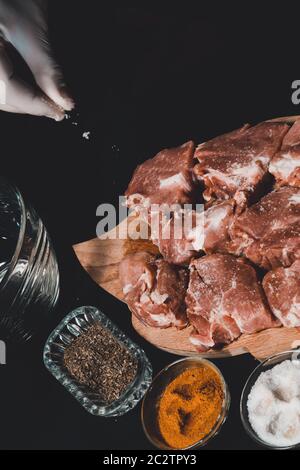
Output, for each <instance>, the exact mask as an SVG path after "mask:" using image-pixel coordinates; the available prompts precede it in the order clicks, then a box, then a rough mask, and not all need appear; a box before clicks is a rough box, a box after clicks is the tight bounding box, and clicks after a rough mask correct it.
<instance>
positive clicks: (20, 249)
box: [0, 179, 59, 342]
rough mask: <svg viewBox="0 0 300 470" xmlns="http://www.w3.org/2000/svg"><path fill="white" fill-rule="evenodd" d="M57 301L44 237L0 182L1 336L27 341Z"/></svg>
mask: <svg viewBox="0 0 300 470" xmlns="http://www.w3.org/2000/svg"><path fill="white" fill-rule="evenodd" d="M58 296H59V272H58V266H57V261H56V256H55V253H54V251H53V248H52V245H51V242H50V239H49V236H48V233H47V231H46V229H45V227H44V225H43V223H42V221H41V219H40V218H39V216H38V215H37V213H36V211H35V210H34V209H33V208H32V207H31V206H30V204H28V203H26V202H25V201H24V199H23V197H22V195H21V193H20V191H19V190H18V189H17V188H16V187H14V186H13V185H11V184H10V183H8V182H6V181H4V180H2V179H0V337H1V339H4V340H8V341H9V340H12V341H13V342H14V341H19V340H27V339H29V338H30V337H31V336H32V334H33V333H34V332H35V331H36V329H38V328H39V326H40V325H41V324H42V323H43V322H44V320H45V315H47V314H48V313H49V312H50V311H51V310H52V308H53V307H54V306H55V304H56V302H57V300H58Z"/></svg>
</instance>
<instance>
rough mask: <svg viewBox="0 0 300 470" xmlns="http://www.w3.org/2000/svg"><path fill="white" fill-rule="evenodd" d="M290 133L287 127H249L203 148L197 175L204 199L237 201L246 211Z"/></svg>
mask: <svg viewBox="0 0 300 470" xmlns="http://www.w3.org/2000/svg"><path fill="white" fill-rule="evenodd" d="M288 129H289V127H288V125H287V124H283V123H268V122H264V123H261V124H258V125H257V126H254V127H250V126H249V125H245V126H244V127H242V128H241V129H238V130H235V131H233V132H230V133H228V134H225V135H222V136H219V137H216V138H214V139H212V140H210V141H208V142H204V143H202V144H200V145H199V146H198V147H197V149H196V152H195V157H196V158H197V159H198V162H199V163H198V164H197V165H196V166H195V168H194V173H195V175H196V177H197V178H198V179H199V180H200V181H202V182H203V183H204V186H205V191H204V194H203V196H204V199H205V200H206V201H207V202H211V201H214V200H216V199H217V200H218V199H223V200H224V199H230V198H234V199H235V200H236V202H237V204H238V207H239V208H240V210H242V209H243V208H244V207H245V206H246V205H247V202H248V199H249V197H250V195H253V193H255V192H256V191H258V190H259V189H260V186H261V184H262V183H263V181H264V179H265V177H267V175H268V165H269V162H270V161H271V159H272V157H273V156H274V154H275V153H276V152H277V151H278V150H279V149H280V147H281V143H282V140H283V137H284V135H285V134H286V133H287V131H288Z"/></svg>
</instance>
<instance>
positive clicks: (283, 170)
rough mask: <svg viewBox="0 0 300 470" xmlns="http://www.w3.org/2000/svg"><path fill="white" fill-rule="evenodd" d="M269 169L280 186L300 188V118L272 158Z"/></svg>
mask: <svg viewBox="0 0 300 470" xmlns="http://www.w3.org/2000/svg"><path fill="white" fill-rule="evenodd" d="M269 171H270V173H272V175H274V177H275V179H276V183H277V186H278V187H280V186H287V185H289V186H296V187H298V188H300V120H298V121H296V122H295V123H294V124H293V126H292V127H291V128H290V130H289V132H288V133H287V134H286V136H285V137H284V139H283V142H282V147H281V149H280V150H279V152H277V153H276V155H275V156H274V157H273V158H272V161H271V163H270V166H269Z"/></svg>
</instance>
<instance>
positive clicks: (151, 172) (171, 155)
mask: <svg viewBox="0 0 300 470" xmlns="http://www.w3.org/2000/svg"><path fill="white" fill-rule="evenodd" d="M194 149H195V146H194V143H193V142H191V141H190V142H187V143H186V144H183V145H181V146H180V147H177V148H171V149H165V150H162V151H161V152H159V153H158V154H157V155H156V156H155V157H154V158H151V159H149V160H146V161H145V162H144V163H142V164H141V165H139V166H138V167H137V168H136V170H135V172H134V174H133V177H132V180H131V182H130V184H129V186H128V188H127V190H126V192H125V196H127V198H128V199H127V203H128V206H129V207H131V208H137V209H138V208H139V206H142V207H146V208H147V207H149V206H150V205H151V204H186V203H190V202H192V192H193V190H194V187H195V181H194V176H193V172H192V167H193V155H194Z"/></svg>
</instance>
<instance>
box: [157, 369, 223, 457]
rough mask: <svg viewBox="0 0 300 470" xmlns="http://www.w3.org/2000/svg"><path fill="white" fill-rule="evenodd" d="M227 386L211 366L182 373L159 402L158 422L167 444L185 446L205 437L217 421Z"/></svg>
mask: <svg viewBox="0 0 300 470" xmlns="http://www.w3.org/2000/svg"><path fill="white" fill-rule="evenodd" d="M223 399H224V393H223V385H222V381H221V379H220V376H219V375H218V373H217V372H216V371H215V370H214V369H213V368H212V367H209V366H202V365H201V366H200V367H193V368H191V369H188V370H186V371H184V372H182V373H181V374H180V375H179V376H178V377H176V378H175V379H174V380H173V381H172V382H170V384H169V385H168V386H167V387H166V388H165V390H164V392H163V394H162V397H161V399H160V401H159V404H158V425H159V429H160V433H161V435H162V437H163V439H164V440H165V442H166V444H167V445H169V446H170V447H172V448H173V449H183V448H185V447H189V446H190V445H192V444H195V443H196V442H197V441H199V440H201V439H203V438H204V437H205V436H207V434H209V432H210V431H211V430H212V428H213V427H214V425H215V424H216V422H217V420H218V418H219V416H220V413H221V410H222V405H223Z"/></svg>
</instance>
